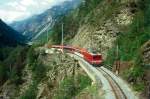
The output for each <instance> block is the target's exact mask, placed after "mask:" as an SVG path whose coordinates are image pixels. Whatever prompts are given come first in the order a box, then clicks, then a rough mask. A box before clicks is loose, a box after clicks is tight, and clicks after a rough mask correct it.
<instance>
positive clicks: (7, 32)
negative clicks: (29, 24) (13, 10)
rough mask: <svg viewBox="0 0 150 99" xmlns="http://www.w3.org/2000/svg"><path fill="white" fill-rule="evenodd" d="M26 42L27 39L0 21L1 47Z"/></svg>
mask: <svg viewBox="0 0 150 99" xmlns="http://www.w3.org/2000/svg"><path fill="white" fill-rule="evenodd" d="M24 41H25V38H24V37H23V36H22V35H21V34H19V33H18V32H17V31H15V30H14V29H12V28H11V27H9V26H8V25H7V24H6V23H4V22H3V21H2V20H1V19H0V47H2V46H15V45H17V44H21V43H23V42H24Z"/></svg>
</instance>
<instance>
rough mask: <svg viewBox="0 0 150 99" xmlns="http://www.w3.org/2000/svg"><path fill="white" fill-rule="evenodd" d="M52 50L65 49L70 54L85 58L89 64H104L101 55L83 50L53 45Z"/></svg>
mask: <svg viewBox="0 0 150 99" xmlns="http://www.w3.org/2000/svg"><path fill="white" fill-rule="evenodd" d="M50 48H57V49H63V50H64V51H69V52H70V53H74V54H76V55H78V56H80V57H83V58H84V59H85V60H86V61H87V62H89V63H90V64H92V65H95V66H99V65H101V64H102V62H103V59H102V55H101V54H94V53H91V52H89V51H87V50H86V49H83V48H79V47H71V46H61V45H52V46H50Z"/></svg>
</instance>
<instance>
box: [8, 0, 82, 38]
mask: <svg viewBox="0 0 150 99" xmlns="http://www.w3.org/2000/svg"><path fill="white" fill-rule="evenodd" d="M80 3H81V0H71V1H65V2H63V3H62V4H60V5H56V6H54V7H52V8H50V9H48V10H46V11H45V12H43V13H42V14H39V15H36V16H33V17H31V18H29V19H26V20H24V21H20V22H14V23H12V24H10V26H11V27H13V28H14V29H15V30H17V31H19V32H20V33H22V34H23V35H24V36H26V37H27V38H28V40H36V39H37V38H38V37H39V36H40V35H42V34H43V33H46V31H49V30H50V29H51V28H52V27H53V25H54V24H55V21H56V20H58V19H59V18H60V16H62V15H66V14H67V13H69V12H70V11H71V10H73V9H75V8H77V6H78V5H79V4H80Z"/></svg>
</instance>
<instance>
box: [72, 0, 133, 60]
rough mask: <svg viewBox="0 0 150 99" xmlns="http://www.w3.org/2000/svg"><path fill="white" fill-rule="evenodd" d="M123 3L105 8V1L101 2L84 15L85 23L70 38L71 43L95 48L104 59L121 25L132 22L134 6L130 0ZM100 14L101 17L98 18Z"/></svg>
mask: <svg viewBox="0 0 150 99" xmlns="http://www.w3.org/2000/svg"><path fill="white" fill-rule="evenodd" d="M123 3H124V4H123V5H121V4H120V5H119V7H118V6H117V8H116V7H115V6H112V8H105V7H104V5H106V3H105V2H104V3H101V5H99V8H98V7H97V8H96V9H95V10H94V11H93V12H91V13H92V14H89V15H87V16H86V18H85V20H84V21H85V23H83V25H81V27H80V28H79V30H78V33H77V35H76V36H75V38H74V39H73V40H72V44H73V45H76V46H81V47H84V48H92V49H94V50H97V51H98V52H99V53H102V54H103V56H104V59H105V58H106V56H107V51H108V50H109V49H110V48H111V47H112V44H113V43H114V41H115V40H116V38H117V35H119V33H120V32H122V29H123V28H122V27H126V26H128V25H130V24H131V23H132V19H133V15H134V13H133V12H132V10H131V9H133V8H134V7H132V6H130V3H131V2H130V1H128V2H123ZM102 7H103V8H102ZM107 9H108V10H110V9H112V12H108V10H107ZM104 12H105V13H104ZM102 14H105V15H102ZM107 14H108V15H107ZM101 15H102V16H103V17H100V18H99V16H101ZM106 15H107V16H106ZM110 16H111V17H110ZM91 20H92V21H94V25H93V24H92V23H90V21H91Z"/></svg>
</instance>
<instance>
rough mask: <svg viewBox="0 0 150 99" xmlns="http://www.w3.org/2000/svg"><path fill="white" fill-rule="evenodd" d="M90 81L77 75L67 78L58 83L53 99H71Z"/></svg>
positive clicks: (86, 77) (88, 84)
mask: <svg viewBox="0 0 150 99" xmlns="http://www.w3.org/2000/svg"><path fill="white" fill-rule="evenodd" d="M90 84H91V80H90V78H89V77H88V76H84V75H78V76H77V77H75V78H74V77H67V78H65V79H64V80H63V81H61V83H60V88H59V89H58V91H57V94H56V96H55V97H54V98H55V99H71V98H73V97H74V96H76V95H77V94H78V93H79V92H81V91H82V90H83V89H84V88H86V87H87V86H90Z"/></svg>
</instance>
